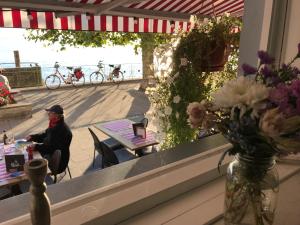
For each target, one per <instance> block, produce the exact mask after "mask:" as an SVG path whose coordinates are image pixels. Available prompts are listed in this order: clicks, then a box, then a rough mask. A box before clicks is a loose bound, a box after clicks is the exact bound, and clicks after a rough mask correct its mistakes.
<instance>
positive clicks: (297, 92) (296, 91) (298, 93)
mask: <svg viewBox="0 0 300 225" xmlns="http://www.w3.org/2000/svg"><path fill="white" fill-rule="evenodd" d="M290 90H291V92H292V94H293V95H294V96H295V97H297V98H299V99H300V80H298V79H295V80H293V81H292V83H291V86H290Z"/></svg>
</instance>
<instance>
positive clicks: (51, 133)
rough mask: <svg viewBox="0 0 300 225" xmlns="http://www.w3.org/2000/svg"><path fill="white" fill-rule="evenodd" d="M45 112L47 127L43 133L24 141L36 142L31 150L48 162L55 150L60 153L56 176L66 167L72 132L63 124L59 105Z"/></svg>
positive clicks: (61, 109)
mask: <svg viewBox="0 0 300 225" xmlns="http://www.w3.org/2000/svg"><path fill="white" fill-rule="evenodd" d="M46 111H47V112H48V118H49V127H48V128H47V129H46V131H45V132H43V133H40V134H32V135H30V136H28V137H27V138H26V139H27V141H34V142H37V144H34V145H32V146H31V147H32V150H33V151H39V152H40V153H41V155H42V156H43V157H44V158H46V159H48V161H49V159H51V157H52V155H53V153H54V152H55V151H56V150H60V151H61V161H60V164H59V168H58V171H56V173H57V174H58V173H62V172H63V171H65V169H66V168H67V166H68V163H69V158H70V149H69V148H70V144H71V141H72V132H71V130H70V128H69V127H68V125H67V124H66V123H65V122H64V115H63V114H64V112H63V108H62V107H61V106H60V105H54V106H52V107H51V108H50V109H46ZM49 168H50V169H51V165H49Z"/></svg>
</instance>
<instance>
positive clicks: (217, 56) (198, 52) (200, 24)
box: [174, 14, 241, 72]
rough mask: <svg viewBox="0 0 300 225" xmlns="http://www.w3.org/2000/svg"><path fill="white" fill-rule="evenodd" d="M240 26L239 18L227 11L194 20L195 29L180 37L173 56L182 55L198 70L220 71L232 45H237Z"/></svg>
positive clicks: (179, 56)
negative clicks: (215, 15) (226, 12)
mask: <svg viewBox="0 0 300 225" xmlns="http://www.w3.org/2000/svg"><path fill="white" fill-rule="evenodd" d="M240 28H241V20H240V19H239V18H236V17H231V16H229V14H224V15H221V16H219V17H212V18H210V19H204V20H203V21H199V20H196V21H195V22H194V28H193V29H192V30H191V31H190V32H189V33H186V34H184V35H183V36H182V38H181V40H180V42H179V44H178V46H177V49H176V51H175V52H174V56H175V57H174V58H175V59H176V58H177V59H179V58H181V57H183V56H184V57H185V58H187V60H188V61H189V62H191V63H192V65H193V67H194V68H193V69H194V70H195V71H197V72H212V71H219V70H222V69H223V67H224V64H225V63H226V61H227V58H228V55H229V53H230V50H231V48H237V47H238V43H239V36H240ZM176 56H177V57H176ZM174 63H175V65H178V66H180V62H176V61H175V62H174Z"/></svg>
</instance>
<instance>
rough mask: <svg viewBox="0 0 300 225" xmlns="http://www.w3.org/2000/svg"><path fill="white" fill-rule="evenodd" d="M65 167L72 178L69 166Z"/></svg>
mask: <svg viewBox="0 0 300 225" xmlns="http://www.w3.org/2000/svg"><path fill="white" fill-rule="evenodd" d="M67 169H68V173H69V176H70V179H72V175H71V171H70V168H69V166H67Z"/></svg>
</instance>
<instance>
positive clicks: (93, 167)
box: [93, 149, 96, 168]
mask: <svg viewBox="0 0 300 225" xmlns="http://www.w3.org/2000/svg"><path fill="white" fill-rule="evenodd" d="M95 156H96V149H94V160H93V168H95Z"/></svg>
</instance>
